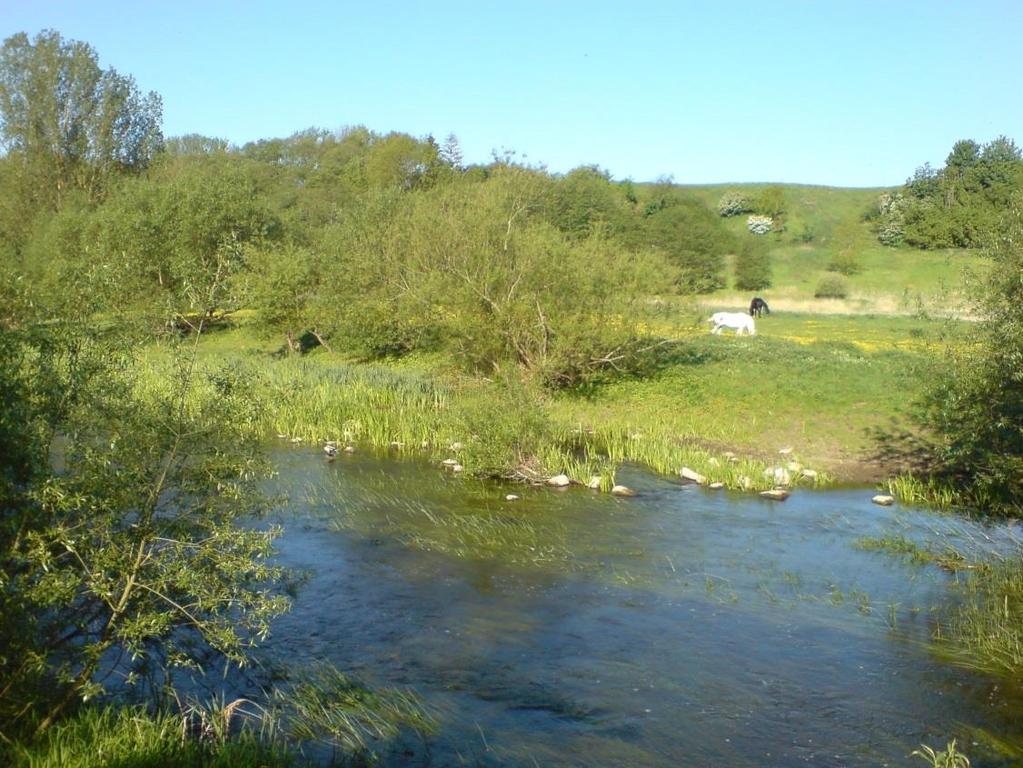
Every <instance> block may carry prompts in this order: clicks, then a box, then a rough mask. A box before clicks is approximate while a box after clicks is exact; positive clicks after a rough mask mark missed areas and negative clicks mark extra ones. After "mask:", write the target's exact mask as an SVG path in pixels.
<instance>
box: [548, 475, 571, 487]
mask: <svg viewBox="0 0 1023 768" xmlns="http://www.w3.org/2000/svg"><path fill="white" fill-rule="evenodd" d="M571 483H572V481H571V480H570V479H569V477H568V475H555V476H554V477H551V478H548V480H547V485H552V486H554V487H555V488H564V487H565V486H567V485H571Z"/></svg>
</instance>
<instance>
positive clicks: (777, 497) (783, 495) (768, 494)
mask: <svg viewBox="0 0 1023 768" xmlns="http://www.w3.org/2000/svg"><path fill="white" fill-rule="evenodd" d="M760 495H761V496H763V497H764V498H765V499H771V500H772V501H785V499H787V498H788V497H789V496H791V495H792V494H790V493H789V492H788V491H786V490H785V489H784V488H772V489H771V490H769V491H761V492H760Z"/></svg>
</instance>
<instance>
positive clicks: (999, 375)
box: [921, 193, 1023, 515]
mask: <svg viewBox="0 0 1023 768" xmlns="http://www.w3.org/2000/svg"><path fill="white" fill-rule="evenodd" d="M990 252H991V256H992V259H993V260H994V264H993V267H992V269H991V270H990V272H989V273H988V278H987V282H986V284H984V286H983V288H982V290H981V292H980V294H979V296H978V297H977V307H976V308H977V310H978V312H979V313H980V314H981V315H982V316H983V318H984V319H983V320H982V321H981V322H979V323H977V324H976V330H975V332H974V334H973V337H972V339H971V340H970V343H966V344H961V345H957V346H955V347H954V348H952V349H951V350H950V352H949V353H948V358H947V360H946V361H945V364H944V365H943V371H942V375H940V376H935V377H933V378H932V381H933V383H934V384H933V388H932V390H931V391H930V393H929V395H928V397H927V398H926V400H925V402H924V408H923V411H922V414H921V419H922V420H923V422H924V424H925V425H927V426H928V427H930V428H931V430H933V433H934V435H935V438H936V439H935V442H934V444H933V445H932V446H931V447H930V453H931V458H932V461H933V464H934V469H935V471H936V472H937V474H938V475H939V476H941V477H944V478H945V479H947V480H949V481H950V482H952V483H953V484H954V485H955V487H957V488H959V489H961V490H962V492H963V494H964V496H965V498H966V499H967V500H968V501H969V502H970V503H972V504H974V505H976V506H977V507H980V508H983V509H987V510H990V511H992V512H997V513H1004V514H1015V515H1018V514H1019V512H1020V511H1021V510H1023V485H1021V484H1020V478H1021V477H1023V317H1021V314H1020V311H1019V308H1020V306H1021V303H1023V196H1021V195H1020V194H1019V193H1017V195H1016V197H1015V198H1014V199H1013V201H1012V203H1011V206H1010V208H1009V210H1008V211H1007V212H1006V214H1005V216H1004V217H1003V219H1002V223H1001V226H1000V232H999V235H998V237H997V239H996V241H995V242H994V244H993V246H992V248H991V249H990Z"/></svg>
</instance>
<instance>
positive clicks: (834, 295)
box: [813, 274, 849, 299]
mask: <svg viewBox="0 0 1023 768" xmlns="http://www.w3.org/2000/svg"><path fill="white" fill-rule="evenodd" d="M813 295H814V298H818V299H844V298H847V297H848V296H849V281H847V280H846V279H845V278H844V277H842V275H835V274H829V275H825V276H824V277H822V278H821V279H820V282H818V283H817V287H816V288H814V291H813Z"/></svg>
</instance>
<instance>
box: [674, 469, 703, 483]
mask: <svg viewBox="0 0 1023 768" xmlns="http://www.w3.org/2000/svg"><path fill="white" fill-rule="evenodd" d="M679 474H680V475H681V476H682V479H683V480H690V481H692V482H694V483H698V484H699V485H706V484H707V478H706V477H704V476H703V475H701V474H700V473H699V472H697V471H696V470H695V469H690V468H689V467H682V469H681V471H679Z"/></svg>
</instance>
